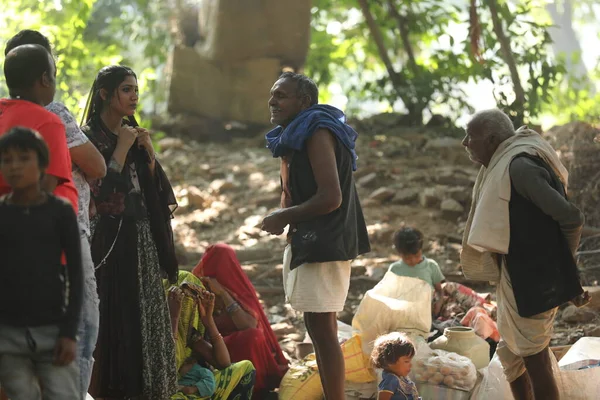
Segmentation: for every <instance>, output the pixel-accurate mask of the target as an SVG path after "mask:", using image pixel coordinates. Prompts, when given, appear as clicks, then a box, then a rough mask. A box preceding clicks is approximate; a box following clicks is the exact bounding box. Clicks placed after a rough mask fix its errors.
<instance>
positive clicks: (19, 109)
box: [0, 99, 77, 214]
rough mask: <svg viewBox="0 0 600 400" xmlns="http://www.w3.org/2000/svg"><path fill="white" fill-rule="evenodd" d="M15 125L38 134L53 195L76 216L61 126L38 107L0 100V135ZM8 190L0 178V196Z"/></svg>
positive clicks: (66, 150)
mask: <svg viewBox="0 0 600 400" xmlns="http://www.w3.org/2000/svg"><path fill="white" fill-rule="evenodd" d="M16 126H23V127H25V128H31V129H34V130H36V131H38V132H39V133H40V135H42V137H43V138H44V140H45V141H46V144H47V145H48V149H49V150H50V164H49V165H48V168H47V169H46V174H49V175H52V176H55V177H56V178H57V179H58V184H57V185H56V189H54V194H55V195H56V196H60V197H64V198H66V199H67V200H69V201H70V202H71V204H72V205H73V209H74V210H75V214H77V189H76V188H75V185H74V184H73V175H72V172H71V154H70V153H69V149H68V148H67V135H66V133H65V125H64V124H63V123H62V121H61V120H60V118H59V117H58V116H56V115H54V114H52V113H51V112H50V111H47V110H46V109H45V108H44V107H42V106H40V105H38V104H35V103H32V102H30V101H26V100H12V99H0V135H4V134H5V133H6V132H8V131H9V130H10V129H11V128H14V127H16ZM10 191H11V189H10V186H8V185H7V184H6V181H4V178H3V177H2V175H0V195H3V194H6V193H9V192H10Z"/></svg>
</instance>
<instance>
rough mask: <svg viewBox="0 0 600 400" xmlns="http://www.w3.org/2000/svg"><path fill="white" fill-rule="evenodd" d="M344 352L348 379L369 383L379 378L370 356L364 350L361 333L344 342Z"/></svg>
mask: <svg viewBox="0 0 600 400" xmlns="http://www.w3.org/2000/svg"><path fill="white" fill-rule="evenodd" d="M342 353H344V362H345V364H346V380H347V381H348V382H354V383H367V382H373V381H375V380H377V376H376V375H375V372H374V371H373V369H372V368H371V363H370V361H369V358H368V357H367V356H365V353H363V350H362V341H361V338H360V336H359V335H354V336H352V338H350V339H348V340H346V341H345V342H344V343H342Z"/></svg>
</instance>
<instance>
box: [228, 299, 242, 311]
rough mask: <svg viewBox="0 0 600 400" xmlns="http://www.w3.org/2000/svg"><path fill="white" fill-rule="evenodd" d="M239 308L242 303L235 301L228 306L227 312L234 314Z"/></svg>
mask: <svg viewBox="0 0 600 400" xmlns="http://www.w3.org/2000/svg"><path fill="white" fill-rule="evenodd" d="M239 309H240V305H239V304H238V303H237V302H235V301H234V302H233V303H231V304H230V305H228V306H227V308H226V310H227V314H232V313H234V312H236V311H237V310H239Z"/></svg>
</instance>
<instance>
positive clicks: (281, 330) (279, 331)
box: [271, 322, 296, 337]
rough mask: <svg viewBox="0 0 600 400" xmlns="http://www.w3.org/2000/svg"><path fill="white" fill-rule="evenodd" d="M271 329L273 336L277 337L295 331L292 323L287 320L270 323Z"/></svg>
mask: <svg viewBox="0 0 600 400" xmlns="http://www.w3.org/2000/svg"><path fill="white" fill-rule="evenodd" d="M271 329H273V333H275V336H277V337H283V336H286V335H288V334H290V333H296V328H294V325H292V324H290V323H287V322H280V323H277V324H273V325H271Z"/></svg>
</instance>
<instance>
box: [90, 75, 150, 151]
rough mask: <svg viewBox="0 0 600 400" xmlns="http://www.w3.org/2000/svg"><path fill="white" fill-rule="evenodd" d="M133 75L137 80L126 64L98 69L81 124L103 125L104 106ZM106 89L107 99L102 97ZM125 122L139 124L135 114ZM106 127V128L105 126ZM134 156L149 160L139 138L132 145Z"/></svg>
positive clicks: (125, 119) (135, 125)
mask: <svg viewBox="0 0 600 400" xmlns="http://www.w3.org/2000/svg"><path fill="white" fill-rule="evenodd" d="M128 76H133V77H134V78H135V79H136V80H137V75H136V74H135V72H134V71H133V70H132V69H131V68H129V67H126V66H124V65H109V66H107V67H104V68H102V69H101V70H100V71H98V75H97V76H96V79H95V80H94V83H93V84H92V89H91V90H90V94H89V95H88V99H87V102H86V105H85V110H84V114H83V116H84V120H83V121H82V122H81V125H82V126H83V125H90V126H91V127H93V128H99V127H101V126H103V124H102V121H101V119H100V115H101V113H102V111H103V110H104V107H108V105H109V104H110V101H111V99H112V98H113V96H115V94H116V91H117V89H118V88H119V85H120V84H121V83H123V81H124V80H125V79H126V78H127V77H128ZM103 89H104V90H105V91H106V93H107V98H106V100H105V99H103V98H102V96H101V95H100V92H101V91H102V90H103ZM123 123H124V124H126V125H129V126H133V127H137V126H139V124H138V122H137V121H136V119H135V117H134V116H133V115H131V116H128V117H126V118H124V119H123ZM104 129H105V128H104ZM132 149H133V151H132V153H134V156H139V157H142V159H143V160H144V161H149V155H148V154H147V152H146V151H144V150H142V149H138V146H137V140H136V142H135V144H134V145H133V146H132Z"/></svg>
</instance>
